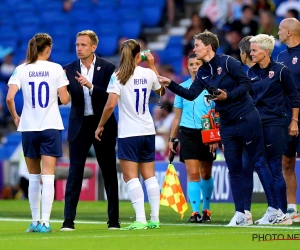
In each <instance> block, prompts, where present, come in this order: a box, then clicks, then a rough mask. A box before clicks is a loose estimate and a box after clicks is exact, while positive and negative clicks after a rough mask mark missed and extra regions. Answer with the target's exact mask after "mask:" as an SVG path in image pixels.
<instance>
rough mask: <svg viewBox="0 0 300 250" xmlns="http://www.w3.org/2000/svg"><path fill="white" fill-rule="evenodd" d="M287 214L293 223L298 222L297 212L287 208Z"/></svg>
mask: <svg viewBox="0 0 300 250" xmlns="http://www.w3.org/2000/svg"><path fill="white" fill-rule="evenodd" d="M287 213H288V215H289V217H290V219H291V220H292V221H293V222H300V215H299V213H298V211H296V210H295V209H293V208H289V209H288V210H287Z"/></svg>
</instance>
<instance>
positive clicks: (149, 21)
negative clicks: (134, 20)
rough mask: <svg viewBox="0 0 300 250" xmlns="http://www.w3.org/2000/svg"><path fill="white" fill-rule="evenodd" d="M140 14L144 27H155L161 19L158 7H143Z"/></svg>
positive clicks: (160, 10)
mask: <svg viewBox="0 0 300 250" xmlns="http://www.w3.org/2000/svg"><path fill="white" fill-rule="evenodd" d="M141 12H142V23H143V25H144V26H145V27H155V26H157V25H158V23H159V22H160V20H161V17H162V9H161V8H160V7H159V6H143V7H142V11H141Z"/></svg>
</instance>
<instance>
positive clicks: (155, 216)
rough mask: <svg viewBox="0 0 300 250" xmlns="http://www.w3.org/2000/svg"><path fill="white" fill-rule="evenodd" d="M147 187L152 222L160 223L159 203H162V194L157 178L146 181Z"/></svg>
mask: <svg viewBox="0 0 300 250" xmlns="http://www.w3.org/2000/svg"><path fill="white" fill-rule="evenodd" d="M145 185H146V189H147V194H148V200H149V203H150V207H151V213H150V216H151V219H150V220H151V221H153V222H158V221H159V202H160V192H159V185H158V182H157V179H156V177H155V176H154V177H151V178H149V179H147V180H145Z"/></svg>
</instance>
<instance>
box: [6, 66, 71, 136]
mask: <svg viewBox="0 0 300 250" xmlns="http://www.w3.org/2000/svg"><path fill="white" fill-rule="evenodd" d="M8 84H15V85H17V86H18V88H19V89H22V93H23V99H24V106H23V110H22V114H21V120H20V124H19V127H18V131H43V130H46V129H58V130H63V129H64V126H63V122H62V119H61V115H60V112H59V109H58V92H57V90H58V88H60V87H63V86H66V85H68V84H69V81H68V79H67V76H66V74H65V72H64V71H63V68H62V67H61V66H60V65H59V64H57V63H53V62H48V61H37V62H36V63H33V64H25V63H24V64H21V65H20V66H18V67H17V68H16V69H15V71H14V72H13V74H12V76H11V77H10V79H9V81H8Z"/></svg>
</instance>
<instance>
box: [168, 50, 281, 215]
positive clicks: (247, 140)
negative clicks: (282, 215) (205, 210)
mask: <svg viewBox="0 0 300 250" xmlns="http://www.w3.org/2000/svg"><path fill="white" fill-rule="evenodd" d="M212 87H215V88H219V89H223V90H225V91H226V92H227V99H226V100H224V101H215V105H216V111H218V112H220V118H221V128H220V134H221V138H222V143H223V145H224V156H225V159H226V163H227V167H228V170H229V173H230V184H231V188H232V195H233V199H234V202H235V207H236V211H239V212H244V200H243V196H244V194H243V188H241V187H243V185H242V184H243V183H242V182H243V167H242V151H243V149H244V148H245V150H246V151H247V153H248V156H249V158H250V160H251V161H252V163H253V166H254V168H255V170H256V172H257V173H258V175H259V177H260V180H261V182H262V185H263V187H264V190H265V193H266V196H267V199H268V204H269V206H271V207H274V208H278V201H277V197H276V194H275V188H274V183H273V178H272V175H271V172H270V170H269V168H268V166H267V163H266V159H265V151H264V142H263V132H262V125H261V121H260V117H259V114H258V112H257V110H256V109H255V107H254V104H253V100H252V98H251V97H250V95H249V91H250V90H251V82H250V80H249V78H248V77H247V75H246V73H245V71H244V69H243V67H242V64H241V63H240V62H239V61H237V60H235V59H234V58H232V57H229V56H226V55H217V54H216V55H215V56H214V57H213V58H212V59H211V60H210V61H209V62H205V63H204V64H203V65H202V66H201V67H200V68H199V69H198V72H197V76H196V78H195V80H194V82H193V84H192V85H191V87H190V88H189V89H185V88H183V87H181V86H180V85H178V84H176V83H175V82H173V81H171V83H170V85H169V87H168V88H169V89H170V90H171V91H172V92H174V93H175V94H177V95H179V96H181V97H183V98H185V99H187V100H194V99H195V98H197V96H198V95H199V94H200V93H201V92H202V90H203V89H207V90H208V92H209V93H211V89H212Z"/></svg>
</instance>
